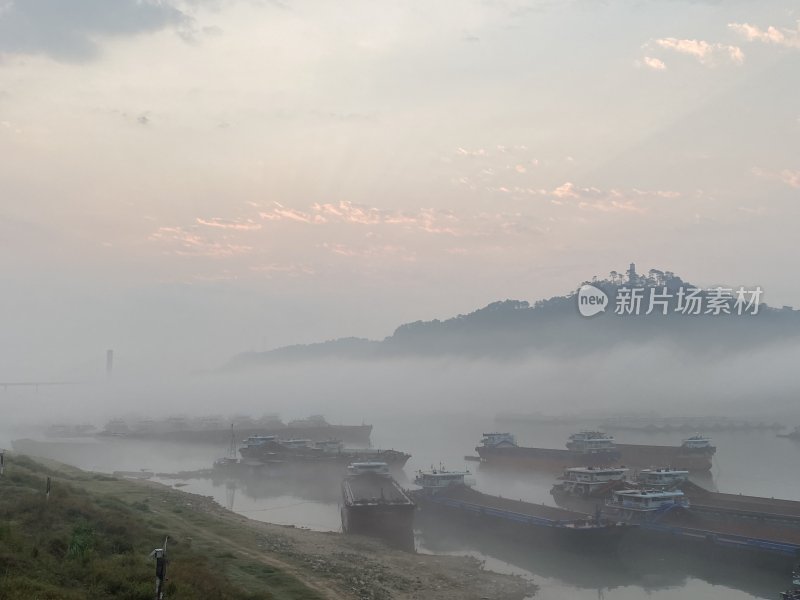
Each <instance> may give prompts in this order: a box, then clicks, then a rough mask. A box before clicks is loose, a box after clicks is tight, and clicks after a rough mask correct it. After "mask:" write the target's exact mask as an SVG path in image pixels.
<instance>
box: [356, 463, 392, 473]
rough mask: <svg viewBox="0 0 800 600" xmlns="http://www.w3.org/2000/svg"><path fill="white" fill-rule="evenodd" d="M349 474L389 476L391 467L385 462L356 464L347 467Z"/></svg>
mask: <svg viewBox="0 0 800 600" xmlns="http://www.w3.org/2000/svg"><path fill="white" fill-rule="evenodd" d="M347 474H348V475H351V476H357V475H384V476H388V475H389V465H388V464H386V463H385V462H377V461H376V462H355V463H350V464H349V465H348V466H347Z"/></svg>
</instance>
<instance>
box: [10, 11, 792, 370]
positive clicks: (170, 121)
mask: <svg viewBox="0 0 800 600" xmlns="http://www.w3.org/2000/svg"><path fill="white" fill-rule="evenodd" d="M798 19H800V10H798V9H797V5H796V3H794V2H789V1H779V2H776V1H759V2H755V1H745V0H741V1H734V0H725V1H719V2H712V1H709V2H700V1H695V2H689V1H687V2H682V1H680V0H671V1H667V0H660V1H656V0H653V1H646V0H640V1H633V0H630V1H624V0H607V1H605V2H598V1H596V0H585V1H572V2H570V1H538V2H537V1H523V0H508V1H502V0H497V1H493V0H459V1H453V0H436V1H433V2H432V1H430V0H427V1H425V2H422V1H419V2H417V1H412V0H409V1H404V2H400V1H390V0H377V1H376V0H370V1H366V0H364V1H354V0H344V1H340V2H322V1H315V0H285V1H282V0H273V1H267V0H262V1H258V0H186V1H184V2H180V1H175V2H170V1H167V0H163V1H161V2H146V1H137V0H71V1H70V2H64V1H63V0H0V158H2V160H0V248H1V249H2V254H0V269H2V271H1V272H0V274H2V287H1V288H0V315H2V316H1V317H0V319H2V322H1V323H0V332H2V333H1V335H2V338H1V339H2V344H0V380H3V379H5V380H9V379H12V380H13V379H24V378H29V377H33V378H49V377H60V376H67V377H69V376H79V375H81V376H82V375H83V374H84V373H90V372H100V371H102V368H103V360H104V352H105V349H106V348H109V347H113V348H114V349H115V350H116V352H117V365H118V368H121V369H125V368H128V369H133V368H136V369H145V368H156V367H157V368H173V369H178V370H181V369H193V368H204V367H211V366H216V365H217V364H219V363H221V362H224V361H225V360H226V359H227V358H229V357H230V356H231V355H233V354H235V353H236V352H239V351H242V350H248V349H260V348H262V347H266V348H270V347H275V346H278V345H282V344H287V343H295V342H308V341H314V340H320V339H327V338H333V337H337V336H343V335H357V336H366V337H373V338H382V337H384V336H385V335H388V334H390V333H391V331H392V330H393V328H394V327H395V326H396V325H398V324H400V323H402V322H406V321H413V320H417V319H430V318H437V317H438V318H443V317H448V316H451V315H454V314H457V313H460V312H468V311H471V310H473V309H475V308H478V307H480V306H482V305H484V304H486V303H488V302H491V301H494V300H497V299H502V298H508V297H511V298H519V299H528V300H535V299H537V298H540V297H545V296H550V295H553V294H557V293H563V292H566V291H567V290H569V289H573V288H574V287H576V286H577V284H578V283H579V282H580V281H582V280H584V279H587V278H589V277H591V276H592V275H594V274H604V273H607V272H608V271H609V270H611V269H618V270H621V269H624V268H626V266H627V264H628V262H630V261H631V260H635V261H636V262H637V263H638V264H639V265H640V267H641V268H642V269H643V270H646V269H647V268H650V267H657V268H661V269H669V270H673V271H675V272H677V273H679V274H681V275H683V276H684V277H685V278H688V279H690V280H692V281H694V282H697V283H701V284H711V283H718V282H725V283H728V284H731V285H737V286H738V285H741V284H744V285H754V284H758V285H761V286H762V287H763V288H764V290H765V295H764V299H765V300H766V301H767V302H768V303H770V304H776V305H782V304H794V305H798V304H800V301H798V299H800V278H798V277H797V275H796V273H794V272H793V270H792V267H793V266H794V264H795V260H794V259H795V257H796V255H797V252H796V249H795V247H794V246H795V240H796V237H797V224H798V223H800V220H799V218H800V205H798V202H799V201H800V153H798V149H799V148H800V145H799V144H798V142H800V104H798V97H799V96H798V92H800V78H798V73H800V22H799V21H798Z"/></svg>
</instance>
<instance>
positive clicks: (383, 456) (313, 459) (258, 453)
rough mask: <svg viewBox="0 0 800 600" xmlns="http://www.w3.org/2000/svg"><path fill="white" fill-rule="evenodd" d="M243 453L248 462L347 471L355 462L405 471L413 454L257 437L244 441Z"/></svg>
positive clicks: (332, 441) (333, 441)
mask: <svg viewBox="0 0 800 600" xmlns="http://www.w3.org/2000/svg"><path fill="white" fill-rule="evenodd" d="M242 444H243V445H242V447H241V448H240V449H239V453H240V454H241V455H242V461H243V462H245V463H249V464H253V463H287V464H288V463H290V464H298V465H299V464H304V463H305V464H314V465H326V464H328V465H338V466H339V467H340V468H342V469H345V468H346V467H347V465H349V464H350V463H353V462H382V463H386V464H387V465H388V466H389V467H390V468H392V469H396V470H400V469H402V468H403V467H404V466H405V464H406V462H407V461H408V459H409V458H411V455H410V454H407V453H405V452H400V451H399V450H381V449H378V448H345V447H344V445H343V444H342V442H340V441H339V440H326V441H322V442H314V441H312V440H308V439H291V440H281V439H278V438H276V437H275V436H272V435H253V436H250V437H248V438H247V439H246V440H244V442H242Z"/></svg>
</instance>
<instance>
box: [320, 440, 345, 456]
mask: <svg viewBox="0 0 800 600" xmlns="http://www.w3.org/2000/svg"><path fill="white" fill-rule="evenodd" d="M314 447H315V448H318V449H319V450H322V451H323V452H324V453H325V454H338V453H339V452H341V451H342V450H343V449H344V444H343V443H342V442H341V441H340V440H325V441H323V442H315V443H314Z"/></svg>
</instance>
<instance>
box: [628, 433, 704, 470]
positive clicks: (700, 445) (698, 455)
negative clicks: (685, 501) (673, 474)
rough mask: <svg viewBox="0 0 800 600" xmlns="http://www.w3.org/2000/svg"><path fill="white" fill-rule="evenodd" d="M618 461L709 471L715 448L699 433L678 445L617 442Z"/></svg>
mask: <svg viewBox="0 0 800 600" xmlns="http://www.w3.org/2000/svg"><path fill="white" fill-rule="evenodd" d="M616 447H617V449H618V450H619V452H620V461H621V462H622V464H624V465H625V466H628V467H652V466H653V465H670V466H672V467H676V468H681V469H686V470H688V471H692V472H699V471H710V470H711V465H712V462H711V461H712V458H713V456H714V454H715V453H716V451H717V449H716V448H715V447H714V446H712V445H711V440H710V439H709V438H707V437H704V436H701V435H694V436H692V437H689V438H686V439H685V440H683V441H682V442H681V445H680V446H651V445H648V444H617V445H616Z"/></svg>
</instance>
